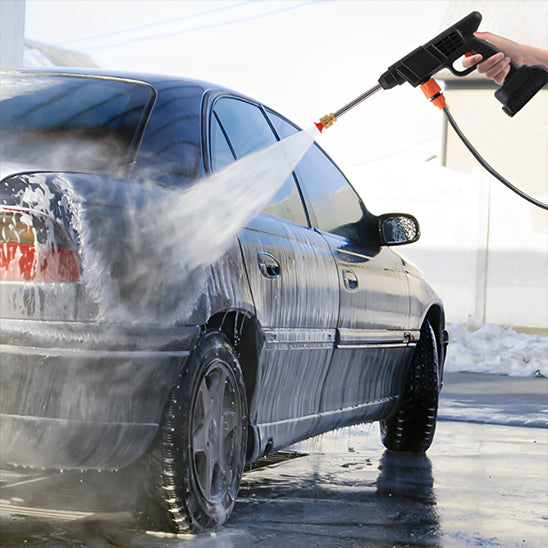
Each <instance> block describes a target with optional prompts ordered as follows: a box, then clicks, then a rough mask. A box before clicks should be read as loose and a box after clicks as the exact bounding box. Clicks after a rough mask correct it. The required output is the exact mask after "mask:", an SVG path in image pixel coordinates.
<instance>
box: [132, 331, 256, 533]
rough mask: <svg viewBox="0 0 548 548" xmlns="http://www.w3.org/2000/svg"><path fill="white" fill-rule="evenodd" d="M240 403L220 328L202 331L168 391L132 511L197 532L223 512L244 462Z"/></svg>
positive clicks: (158, 525)
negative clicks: (145, 480) (142, 487)
mask: <svg viewBox="0 0 548 548" xmlns="http://www.w3.org/2000/svg"><path fill="white" fill-rule="evenodd" d="M246 443H247V402H246V398H245V388H244V384H243V379H242V374H241V370H240V365H239V363H238V359H237V358H236V356H235V354H234V352H233V350H232V347H231V345H230V343H229V341H228V339H227V338H226V337H225V336H224V335H223V334H222V333H220V332H211V333H208V334H206V335H205V336H203V337H202V338H201V339H200V341H199V342H198V345H197V346H196V348H195V350H194V351H193V354H192V356H191V358H190V360H189V363H188V364H187V366H186V367H185V369H184V371H183V372H182V373H181V376H180V378H179V379H178V382H177V383H176V385H175V387H174V388H173V390H172V392H171V395H170V397H169V401H168V403H167V405H166V408H165V410H164V415H163V418H162V423H161V426H160V429H159V432H158V435H157V437H156V440H155V442H154V445H153V448H152V449H151V451H150V452H149V454H148V455H147V456H146V458H145V461H146V462H145V466H146V469H147V475H148V478H149V482H148V485H147V488H146V489H145V490H144V492H143V493H142V494H141V496H140V497H139V499H138V502H137V508H136V511H135V515H136V518H137V520H138V522H139V523H140V524H141V525H142V526H144V527H145V528H148V529H154V530H162V531H170V532H182V531H194V532H198V531H203V530H205V529H210V528H213V527H216V526H218V525H221V524H222V523H224V522H225V521H226V520H227V519H228V518H229V516H230V514H231V512H232V508H233V506H234V500H235V498H236V494H237V492H238V488H239V485H240V480H241V476H242V471H243V467H244V464H245V454H246V451H245V450H246Z"/></svg>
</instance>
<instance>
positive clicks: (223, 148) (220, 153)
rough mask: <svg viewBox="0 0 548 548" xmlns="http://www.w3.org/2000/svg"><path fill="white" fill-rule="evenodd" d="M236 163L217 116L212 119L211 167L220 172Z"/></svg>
mask: <svg viewBox="0 0 548 548" xmlns="http://www.w3.org/2000/svg"><path fill="white" fill-rule="evenodd" d="M233 161H234V154H233V153H232V150H230V147H229V146H228V142H227V140H226V137H225V134H224V133H223V130H222V129H221V126H220V125H219V122H218V120H217V117H216V116H215V114H213V116H212V117H211V167H212V169H213V171H219V170H220V169H222V168H223V167H225V166H227V165H228V164H230V163H231V162H233Z"/></svg>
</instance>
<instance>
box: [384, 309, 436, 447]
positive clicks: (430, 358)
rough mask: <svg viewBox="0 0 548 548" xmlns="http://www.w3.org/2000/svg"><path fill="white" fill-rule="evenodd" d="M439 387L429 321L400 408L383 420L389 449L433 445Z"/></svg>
mask: <svg viewBox="0 0 548 548" xmlns="http://www.w3.org/2000/svg"><path fill="white" fill-rule="evenodd" d="M439 389H440V383H439V364H438V351H437V343H436V337H435V335H434V330H433V329H432V326H431V325H430V322H429V321H428V320H426V321H425V322H424V324H423V326H422V328H421V334H420V340H419V342H418V344H417V346H416V348H415V351H414V354H413V361H412V363H411V366H410V369H409V375H408V379H407V384H406V387H405V390H404V392H403V394H402V396H401V399H400V403H399V405H398V408H397V411H396V413H395V414H394V415H393V416H392V417H390V418H389V419H387V420H381V421H380V426H381V439H382V443H383V444H384V446H385V447H386V448H387V449H388V450H389V451H397V452H413V453H424V452H425V451H426V450H427V449H428V448H429V447H430V445H431V444H432V440H433V439H434V432H435V430H436V421H437V416H438V396H439Z"/></svg>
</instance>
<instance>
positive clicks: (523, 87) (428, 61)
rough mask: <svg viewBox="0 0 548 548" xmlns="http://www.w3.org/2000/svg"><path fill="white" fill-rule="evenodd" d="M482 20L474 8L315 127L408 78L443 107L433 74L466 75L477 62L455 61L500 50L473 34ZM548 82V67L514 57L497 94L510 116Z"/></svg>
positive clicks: (413, 84)
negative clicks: (444, 71)
mask: <svg viewBox="0 0 548 548" xmlns="http://www.w3.org/2000/svg"><path fill="white" fill-rule="evenodd" d="M480 22H481V14H480V13H479V12H477V11H473V12H472V13H470V14H469V15H467V16H466V17H464V18H463V19H461V20H460V21H458V22H457V23H455V24H454V25H453V26H451V27H449V28H448V29H446V30H444V31H443V32H442V33H441V34H438V36H436V37H435V38H433V39H432V40H430V41H429V42H427V43H426V44H424V45H423V46H420V47H418V48H417V49H416V50H414V51H412V52H411V53H409V54H408V55H406V56H405V57H403V58H402V59H400V60H399V61H398V62H397V63H394V64H393V65H392V66H391V67H389V68H388V70H387V71H386V72H385V73H384V74H383V75H382V76H381V77H380V78H379V80H378V84H376V85H375V86H373V87H372V88H371V89H369V90H368V91H366V92H365V93H363V94H362V95H360V96H359V97H357V98H356V99H354V100H353V101H351V102H350V103H348V104H347V105H345V106H344V107H342V108H340V109H339V110H337V111H336V112H334V113H331V114H327V115H325V116H323V117H322V118H321V119H320V121H319V122H316V123H315V125H316V127H317V128H318V129H319V130H320V131H323V129H324V128H328V127H330V126H332V125H333V122H336V121H337V119H338V118H339V117H340V116H342V115H343V114H345V113H346V112H348V111H349V110H350V109H352V108H354V107H355V106H356V105H358V104H360V103H361V102H362V101H364V100H365V99H367V98H368V97H370V96H371V95H373V94H374V93H376V92H377V91H379V90H380V89H392V88H393V87H395V86H399V85H401V84H403V83H404V82H408V83H409V84H411V85H412V86H413V87H417V86H421V89H422V90H423V92H424V94H425V95H426V96H427V98H428V99H430V100H431V101H432V102H433V103H434V104H435V105H436V106H439V108H443V105H444V104H445V99H443V97H442V94H441V91H440V90H439V86H437V84H436V83H435V82H433V81H432V82H433V84H432V83H430V84H429V81H430V79H431V77H432V76H433V75H434V74H436V73H437V72H439V71H440V70H442V69H444V68H447V69H449V70H450V71H451V72H452V73H453V74H455V75H456V76H466V75H467V74H469V73H470V72H472V71H473V70H474V69H475V68H476V67H475V65H474V66H472V67H468V68H467V69H464V70H457V69H456V68H455V67H454V63H455V61H457V60H458V59H460V58H461V57H463V56H469V55H472V54H476V53H479V54H481V55H482V57H483V60H485V59H487V58H489V57H491V56H492V55H494V54H495V53H498V52H499V51H500V50H499V49H497V48H496V47H495V46H493V45H492V44H491V43H489V42H486V41H485V40H481V39H479V38H477V37H475V36H474V32H475V31H476V30H477V29H478V27H479V24H480ZM546 82H548V70H547V69H546V68H545V67H543V66H540V65H535V66H528V65H522V66H521V67H518V66H517V65H516V63H515V62H514V61H511V62H510V72H509V73H508V75H507V76H506V78H505V80H504V83H503V85H502V86H501V87H500V88H499V89H498V90H497V91H496V92H495V97H496V98H497V99H498V100H499V101H500V102H501V103H502V105H503V106H502V110H503V111H504V112H506V114H508V116H514V114H516V113H517V112H519V110H520V109H521V108H522V107H523V106H524V105H525V104H527V102H528V101H529V100H530V99H531V98H532V97H533V96H534V95H535V94H536V93H537V91H539V90H540V89H541V88H542V87H543V86H544V84H546Z"/></svg>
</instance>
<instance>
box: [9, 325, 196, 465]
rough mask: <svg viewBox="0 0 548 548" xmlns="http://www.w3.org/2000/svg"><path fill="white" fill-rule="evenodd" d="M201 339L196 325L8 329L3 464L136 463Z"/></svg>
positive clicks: (71, 326)
mask: <svg viewBox="0 0 548 548" xmlns="http://www.w3.org/2000/svg"><path fill="white" fill-rule="evenodd" d="M198 336H199V328H198V327H195V326H190V327H177V328H170V329H169V331H168V330H165V329H161V328H156V327H150V326H134V325H132V326H113V325H106V324H94V323H83V322H44V321H27V320H0V463H3V464H18V465H27V466H40V467H46V468H50V467H52V468H104V469H113V468H119V467H122V466H125V465H127V464H130V463H131V462H133V461H134V460H136V459H137V458H139V457H140V456H141V455H142V454H143V453H144V452H145V451H146V449H147V447H148V446H149V445H150V442H151V441H152V439H153V438H154V435H155V433H156V429H157V427H158V423H159V421H160V418H161V415H162V410H163V407H164V404H165V401H166V399H167V397H168V395H169V392H170V390H171V388H172V387H173V384H174V382H175V380H176V378H177V375H178V374H179V372H180V370H181V368H182V366H183V365H184V363H185V361H186V359H187V358H188V355H189V354H190V351H191V349H192V348H193V346H194V344H195V343H196V341H197V339H198Z"/></svg>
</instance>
